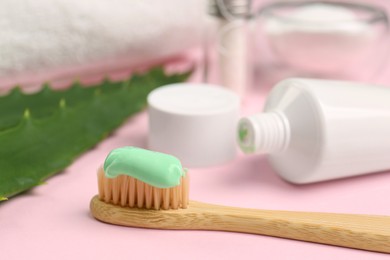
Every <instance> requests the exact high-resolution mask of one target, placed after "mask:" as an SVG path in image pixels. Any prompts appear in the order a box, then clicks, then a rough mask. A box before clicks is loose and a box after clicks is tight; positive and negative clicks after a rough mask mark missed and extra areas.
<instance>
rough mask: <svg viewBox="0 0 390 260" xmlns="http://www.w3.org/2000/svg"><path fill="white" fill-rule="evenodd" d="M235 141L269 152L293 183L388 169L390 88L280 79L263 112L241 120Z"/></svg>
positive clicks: (251, 150)
mask: <svg viewBox="0 0 390 260" xmlns="http://www.w3.org/2000/svg"><path fill="white" fill-rule="evenodd" d="M238 143H239V145H240V147H241V149H242V150H243V151H244V152H245V153H261V152H262V153H267V154H268V158H269V161H270V163H271V165H272V167H273V168H274V170H275V171H276V172H277V173H278V174H279V175H280V176H281V177H282V178H284V179H285V180H287V181H289V182H293V183H311V182H318V181H324V180H330V179H337V178H343V177H348V176H354V175H360V174H366V173H371V172H378V171H384V170H387V169H390V88H385V87H379V86H371V85H364V84H359V83H353V82H343V81H329V80H313V79H298V78H297V79H288V80H284V81H282V82H280V83H279V84H277V85H276V87H275V88H274V89H273V90H272V91H271V93H270V96H269V97H268V99H267V102H266V105H265V109H264V112H263V113H261V114H257V115H253V116H249V117H244V118H242V119H241V120H240V122H239V126H238Z"/></svg>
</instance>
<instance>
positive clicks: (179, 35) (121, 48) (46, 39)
mask: <svg viewBox="0 0 390 260" xmlns="http://www.w3.org/2000/svg"><path fill="white" fill-rule="evenodd" d="M204 5H205V0H186V1H183V0H164V1H161V0H82V1H81V0H2V1H0V84H2V83H4V82H9V79H10V78H18V77H20V75H23V74H24V75H26V74H30V75H40V74H42V73H45V74H47V73H48V72H50V71H56V73H57V74H58V71H59V70H60V69H61V68H64V69H65V70H66V69H67V70H68V71H69V68H70V71H72V69H73V70H74V68H77V67H80V68H86V67H88V66H89V65H91V67H94V66H95V67H101V66H103V67H104V66H107V64H108V65H110V64H111V65H113V66H115V64H116V60H118V62H119V63H120V64H122V66H123V64H125V65H126V66H127V65H134V64H139V63H144V62H148V61H151V60H154V59H161V58H164V57H168V56H171V55H173V54H177V53H178V52H181V51H183V50H186V49H188V48H190V47H192V46H194V45H197V44H199V43H200V41H201V31H202V27H203V22H202V21H203V13H204V9H205V6H204ZM99 64H100V65H99ZM49 74H50V73H49ZM68 74H69V73H68ZM71 74H72V73H71ZM7 80H8V81H7Z"/></svg>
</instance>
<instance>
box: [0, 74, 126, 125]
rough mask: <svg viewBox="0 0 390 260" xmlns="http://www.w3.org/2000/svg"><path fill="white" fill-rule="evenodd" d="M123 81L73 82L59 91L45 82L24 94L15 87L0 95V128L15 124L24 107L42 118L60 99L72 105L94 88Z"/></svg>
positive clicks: (89, 93) (50, 111)
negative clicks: (33, 90)
mask: <svg viewBox="0 0 390 260" xmlns="http://www.w3.org/2000/svg"><path fill="white" fill-rule="evenodd" d="M123 83H124V82H123V81H117V82H112V81H110V80H104V81H103V82H102V83H100V84H99V85H96V86H90V87H85V86H83V85H82V84H80V83H79V82H75V83H73V84H72V86H71V87H70V88H68V89H67V90H61V91H60V90H57V91H55V90H53V89H52V88H51V87H50V84H45V85H44V86H43V87H42V89H41V90H40V91H39V92H37V93H34V94H25V93H23V92H22V91H21V89H20V88H19V87H16V88H14V89H12V91H11V92H10V93H9V94H8V95H5V96H0V118H1V120H0V130H3V129H6V128H10V127H12V126H16V125H17V124H18V123H19V121H20V118H21V116H22V115H23V112H24V110H25V109H26V107H28V108H29V110H30V112H31V113H32V114H34V117H35V118H42V117H46V116H49V115H50V114H52V113H53V112H54V111H55V109H56V107H57V105H58V102H59V101H60V100H61V99H65V100H67V103H68V105H69V106H72V105H74V104H77V103H79V102H81V101H86V100H88V99H90V98H92V93H93V92H94V91H96V89H100V90H102V91H103V90H104V92H109V91H111V90H115V88H117V87H118V86H120V85H122V84H123Z"/></svg>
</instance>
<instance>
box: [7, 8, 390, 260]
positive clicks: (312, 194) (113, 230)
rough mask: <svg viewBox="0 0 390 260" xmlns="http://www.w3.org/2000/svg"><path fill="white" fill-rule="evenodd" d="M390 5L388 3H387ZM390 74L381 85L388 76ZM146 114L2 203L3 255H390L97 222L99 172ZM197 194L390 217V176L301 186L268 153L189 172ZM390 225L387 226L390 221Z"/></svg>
mask: <svg viewBox="0 0 390 260" xmlns="http://www.w3.org/2000/svg"><path fill="white" fill-rule="evenodd" d="M382 2H383V1H382ZM388 71H389V70H388ZM387 75H389V73H384V74H383V77H382V78H381V80H380V81H382V82H386V81H388V76H387ZM266 91H267V90H266V89H252V90H251V93H250V94H251V95H248V96H247V97H246V99H245V101H244V103H243V112H242V113H243V114H252V113H255V112H258V111H260V110H261V109H262V105H263V102H264V96H265V93H266ZM146 136H147V115H146V113H145V112H144V113H142V114H140V115H138V116H136V117H134V118H131V119H130V120H129V121H128V122H127V123H126V124H124V125H123V126H122V127H121V128H119V129H118V130H117V131H116V132H115V133H114V134H113V135H112V136H110V137H109V138H107V139H106V140H105V141H103V142H101V143H100V144H99V145H97V146H96V147H95V148H94V149H92V150H90V151H89V152H87V153H85V154H84V155H82V156H81V157H79V158H78V159H77V160H76V161H75V162H74V163H73V164H72V165H71V166H70V167H68V168H67V169H66V170H65V171H64V172H62V173H60V174H59V175H56V176H55V177H53V178H50V179H49V180H48V181H47V183H46V184H44V185H41V186H39V187H36V188H35V189H33V190H31V191H29V192H27V193H25V194H23V195H20V196H17V197H15V198H12V199H11V200H10V201H8V202H3V203H1V204H0V221H1V224H0V249H1V251H0V254H1V257H0V258H1V259H6V260H20V259H26V260H27V259H41V260H46V259H47V260H49V259H50V260H51V259H58V260H60V259H94V260H100V259H102V260H107V259H183V258H185V259H316V260H320V259H370V260H376V259H389V258H390V257H389V255H386V254H381V253H374V252H367V251H361V250H353V249H347V248H341V247H335V246H327V245H320V244H314V243H307V242H300V241H293V240H287V239H281V238H273V237H266V236H259V235H250V234H239V233H228V232H211V231H169V230H148V229H139V228H126V227H120V226H114V225H108V224H104V223H101V222H99V221H97V220H95V219H94V218H93V217H92V216H91V214H90V213H89V201H90V199H91V198H92V196H94V195H95V194H96V193H97V184H96V169H97V168H98V166H99V165H100V164H102V163H103V161H104V159H105V157H106V155H107V154H108V152H109V151H111V150H112V149H114V148H116V147H120V146H125V145H133V146H141V147H145V146H146ZM190 174H191V186H190V187H191V193H190V197H191V199H193V200H198V201H203V202H209V203H215V204H222V205H231V206H239V207H249V208H259V209H280V210H299V211H324V212H340V213H361V214H381V215H390V207H389V202H388V201H389V199H388V198H389V197H390V185H389V183H390V174H389V173H379V174H372V175H366V176H361V177H354V178H349V179H344V180H337V181H329V182H324V183H320V184H310V185H304V186H297V185H292V184H289V183H286V182H285V181H283V180H282V179H280V178H279V177H278V176H277V175H276V173H275V172H273V171H272V170H271V169H270V167H269V165H268V164H267V162H266V160H265V158H264V157H263V156H259V155H253V156H247V155H242V154H240V155H239V156H238V157H237V158H236V159H235V160H234V161H231V162H229V163H227V164H225V165H222V166H218V167H211V168H207V169H190ZM387 228H388V227H387Z"/></svg>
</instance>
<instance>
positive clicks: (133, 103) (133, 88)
mask: <svg viewBox="0 0 390 260" xmlns="http://www.w3.org/2000/svg"><path fill="white" fill-rule="evenodd" d="M187 76H188V74H182V75H172V76H166V75H165V74H164V73H163V72H162V71H161V70H153V71H151V72H150V73H148V74H146V75H138V76H134V77H133V78H132V79H131V80H130V81H129V82H127V83H126V82H124V83H123V84H121V87H117V88H115V90H114V89H112V88H110V89H107V88H106V89H105V88H102V87H96V88H91V89H90V90H89V91H91V93H90V94H91V98H90V99H83V100H82V101H80V102H78V104H74V105H73V106H68V104H67V101H66V100H65V99H63V98H62V99H60V101H59V103H57V105H56V109H55V112H53V113H51V115H50V116H48V117H42V118H35V117H34V115H33V114H31V113H30V112H29V110H25V112H24V115H23V117H22V120H21V121H20V122H19V124H18V125H17V126H16V127H13V128H10V129H6V130H4V131H1V132H0V144H1V145H0V198H3V199H4V198H7V197H10V196H13V195H15V194H18V193H20V192H23V191H25V190H28V189H30V188H32V187H34V186H36V185H39V184H40V183H42V182H43V181H44V180H45V179H46V178H48V177H49V176H51V175H53V174H55V173H57V172H59V171H61V170H62V169H64V168H65V167H67V166H68V165H69V164H71V162H72V161H73V160H74V159H75V158H76V157H77V156H79V155H80V154H81V153H83V152H85V151H86V150H88V149H90V148H91V147H93V146H94V145H96V144H97V143H98V142H99V141H100V140H102V139H103V138H104V137H105V136H107V135H108V134H109V133H110V132H112V131H113V130H114V129H115V128H116V127H118V126H119V125H121V124H122V123H123V121H124V120H125V119H126V118H128V117H129V116H130V115H132V114H134V113H136V112H138V111H140V110H141V109H142V108H144V107H145V105H146V96H147V94H148V93H149V92H150V91H151V90H153V89H154V88H156V87H158V86H160V85H165V84H169V83H173V82H178V81H183V80H185V79H186V78H187Z"/></svg>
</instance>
